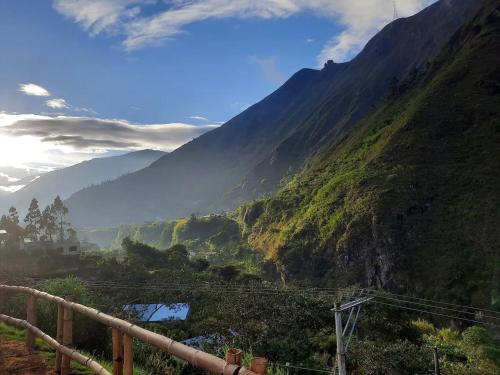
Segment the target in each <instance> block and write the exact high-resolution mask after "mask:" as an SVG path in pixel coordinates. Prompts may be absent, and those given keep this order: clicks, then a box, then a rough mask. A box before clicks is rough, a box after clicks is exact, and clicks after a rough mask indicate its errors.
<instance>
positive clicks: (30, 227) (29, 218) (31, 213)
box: [24, 198, 42, 241]
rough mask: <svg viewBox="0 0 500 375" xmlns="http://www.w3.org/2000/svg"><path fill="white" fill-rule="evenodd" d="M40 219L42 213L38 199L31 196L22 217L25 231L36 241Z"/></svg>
mask: <svg viewBox="0 0 500 375" xmlns="http://www.w3.org/2000/svg"><path fill="white" fill-rule="evenodd" d="M41 221H42V213H41V212H40V207H38V200H37V199H36V198H33V199H32V200H31V203H30V207H29V209H28V213H27V214H26V217H25V218H24V222H25V223H26V232H27V234H28V236H29V238H30V239H31V240H32V241H38V237H39V235H40V224H41Z"/></svg>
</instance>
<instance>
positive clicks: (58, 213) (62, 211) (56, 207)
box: [51, 195, 69, 242]
mask: <svg viewBox="0 0 500 375" xmlns="http://www.w3.org/2000/svg"><path fill="white" fill-rule="evenodd" d="M51 210H52V214H53V215H54V216H55V218H56V222H57V223H58V225H59V241H60V242H63V241H64V232H65V228H67V227H69V223H68V222H66V221H64V218H65V217H66V215H67V214H68V208H67V207H66V206H65V205H64V203H63V201H62V199H61V197H59V195H58V196H57V197H56V198H55V199H54V203H52V206H51Z"/></svg>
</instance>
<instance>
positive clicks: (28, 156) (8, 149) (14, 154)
mask: <svg viewBox="0 0 500 375" xmlns="http://www.w3.org/2000/svg"><path fill="white" fill-rule="evenodd" d="M47 151H49V147H48V145H44V144H43V143H42V142H40V140H39V139H38V138H35V137H32V136H23V137H9V136H5V135H0V165H2V166H12V167H21V166H25V165H27V164H30V163H33V162H36V163H49V162H50V160H49V159H48V158H47V154H46V152H47Z"/></svg>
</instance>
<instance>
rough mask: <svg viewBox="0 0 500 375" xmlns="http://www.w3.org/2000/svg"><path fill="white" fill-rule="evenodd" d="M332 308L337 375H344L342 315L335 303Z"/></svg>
mask: <svg viewBox="0 0 500 375" xmlns="http://www.w3.org/2000/svg"><path fill="white" fill-rule="evenodd" d="M333 306H334V307H333V309H334V312H335V332H336V334H337V366H338V368H339V375H346V372H345V352H344V335H343V334H342V315H341V310H339V309H338V308H337V303H335V304H334V305H333Z"/></svg>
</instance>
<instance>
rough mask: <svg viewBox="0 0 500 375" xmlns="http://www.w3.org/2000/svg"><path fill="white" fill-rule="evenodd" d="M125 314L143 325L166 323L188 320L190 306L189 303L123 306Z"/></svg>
mask: <svg viewBox="0 0 500 375" xmlns="http://www.w3.org/2000/svg"><path fill="white" fill-rule="evenodd" d="M123 312H124V313H125V315H127V316H128V318H129V319H132V320H136V321H139V322H141V323H165V322H170V321H185V320H187V318H188V316H189V312H190V306H189V304H187V303H173V304H170V305H165V304H154V303H153V304H134V305H125V306H123Z"/></svg>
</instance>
